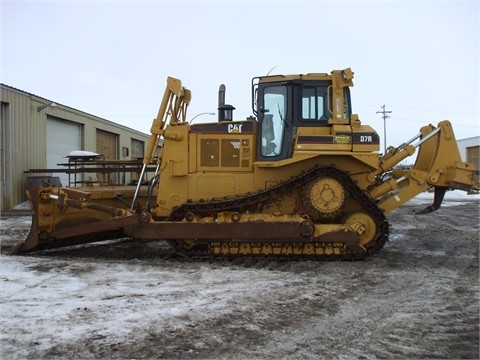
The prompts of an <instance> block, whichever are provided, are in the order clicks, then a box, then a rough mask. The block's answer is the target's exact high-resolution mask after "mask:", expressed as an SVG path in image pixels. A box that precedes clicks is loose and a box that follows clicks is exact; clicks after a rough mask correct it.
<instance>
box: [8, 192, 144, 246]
mask: <svg viewBox="0 0 480 360" xmlns="http://www.w3.org/2000/svg"><path fill="white" fill-rule="evenodd" d="M84 190H86V189H82V190H78V189H71V188H57V187H51V186H49V187H29V188H28V189H27V192H26V193H27V198H28V200H29V201H30V206H31V209H32V223H31V228H30V233H29V234H28V236H27V238H26V240H25V241H24V242H23V243H21V244H19V245H17V246H16V247H15V248H14V249H13V250H12V251H11V253H10V254H12V255H15V254H19V253H25V252H31V251H37V250H42V249H52V248H58V247H65V246H71V245H79V244H85V243H91V242H98V241H104V240H113V239H118V238H122V237H126V236H127V235H125V232H124V230H123V229H124V228H125V227H129V226H133V225H136V224H139V223H141V222H142V221H145V220H144V219H143V217H142V214H140V213H137V212H135V211H133V210H129V209H126V210H125V209H122V208H119V207H118V206H119V205H123V207H125V204H124V202H125V198H124V196H126V197H127V198H131V197H133V190H132V189H127V188H125V189H115V191H113V190H112V189H101V188H99V189H93V190H90V189H88V191H84ZM120 196H121V197H122V200H120V199H119V197H120ZM92 200H95V201H92ZM112 205H115V206H112Z"/></svg>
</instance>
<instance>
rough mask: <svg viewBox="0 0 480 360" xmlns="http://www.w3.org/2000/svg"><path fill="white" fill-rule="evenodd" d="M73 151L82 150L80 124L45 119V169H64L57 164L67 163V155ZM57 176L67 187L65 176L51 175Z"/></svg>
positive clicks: (50, 118) (66, 176) (66, 177)
mask: <svg viewBox="0 0 480 360" xmlns="http://www.w3.org/2000/svg"><path fill="white" fill-rule="evenodd" d="M74 150H82V124H78V123H75V122H71V121H67V120H63V119H58V118H53V117H50V116H49V117H47V168H48V169H56V168H62V169H65V167H62V166H58V165H57V164H64V163H66V162H68V158H67V156H68V154H70V152H71V151H74ZM53 175H54V176H59V177H60V181H61V182H62V185H63V186H68V185H69V181H68V175H67V174H53Z"/></svg>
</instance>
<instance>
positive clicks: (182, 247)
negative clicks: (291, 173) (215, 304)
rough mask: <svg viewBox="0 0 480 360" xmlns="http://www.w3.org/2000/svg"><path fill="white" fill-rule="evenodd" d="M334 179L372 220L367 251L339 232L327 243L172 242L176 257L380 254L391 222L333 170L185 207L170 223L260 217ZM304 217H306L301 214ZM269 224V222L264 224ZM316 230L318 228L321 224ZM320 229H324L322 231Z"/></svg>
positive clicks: (326, 257) (325, 257)
mask: <svg viewBox="0 0 480 360" xmlns="http://www.w3.org/2000/svg"><path fill="white" fill-rule="evenodd" d="M321 176H322V177H330V178H333V179H336V180H337V181H339V182H340V183H341V184H342V186H343V187H344V189H345V190H346V191H347V192H348V195H349V197H350V198H353V199H354V200H355V203H357V204H360V206H361V207H362V211H363V212H365V213H366V214H368V215H369V216H370V217H371V218H372V219H374V222H375V227H376V234H375V237H374V239H373V240H372V241H370V242H369V243H368V244H365V246H363V245H360V246H358V241H357V244H355V246H352V239H351V237H350V239H349V238H348V236H347V235H348V233H346V232H345V231H341V232H340V231H339V232H337V233H335V234H334V235H332V234H330V235H329V236H328V237H325V236H319V237H310V238H306V239H302V238H296V239H292V240H291V241H285V240H282V241H280V240H279V241H275V240H270V241H269V240H263V241H258V240H256V241H252V240H249V239H225V240H222V241H218V240H216V241H209V240H206V239H204V240H202V239H185V240H178V239H170V240H169V242H170V244H171V245H172V246H174V247H175V249H176V250H177V252H179V253H180V254H182V255H184V256H188V257H211V256H220V257H227V258H231V257H238V256H247V257H249V256H250V257H252V256H253V257H256V256H266V257H273V258H280V259H282V258H288V259H292V258H298V259H306V258H308V259H313V258H314V259H321V260H355V259H364V258H367V257H369V256H371V255H373V254H376V253H378V252H379V251H380V250H381V249H382V248H383V246H384V245H385V243H386V241H387V240H388V222H387V219H386V218H385V216H384V214H383V212H382V211H381V210H380V209H379V208H378V207H377V206H376V205H375V203H374V202H373V200H371V199H370V198H369V197H368V196H367V195H366V194H365V193H364V192H362V191H361V190H360V188H358V186H356V185H355V183H354V182H353V181H352V180H351V179H350V177H349V176H348V174H346V173H344V172H342V171H340V170H338V169H336V168H333V167H318V168H315V169H312V170H310V171H307V172H304V173H302V174H301V175H299V176H297V177H293V178H291V179H290V180H288V181H286V182H284V183H281V184H279V185H277V186H275V187H272V188H269V189H266V190H263V191H260V192H257V193H253V194H247V195H244V196H238V197H234V198H224V199H220V200H218V199H214V200H210V201H199V202H187V203H185V204H183V205H182V206H180V207H179V208H177V209H175V210H174V211H173V212H172V214H171V216H170V217H169V219H168V220H169V221H181V220H183V219H185V218H186V217H187V216H189V217H196V218H204V217H216V216H217V214H219V213H223V212H233V213H238V214H245V213H247V212H248V213H250V214H251V213H255V214H261V213H262V210H263V209H265V208H267V207H268V205H269V204H271V203H273V202H274V201H275V199H277V198H280V197H282V196H291V194H293V193H295V192H297V193H298V192H299V191H300V189H302V188H304V187H305V186H307V185H308V184H310V183H312V182H313V181H315V180H316V179H318V178H319V177H321ZM348 212H349V208H348V207H347V209H346V210H345V211H343V212H342V213H340V214H337V215H336V216H335V217H334V218H333V219H329V220H330V221H331V223H333V224H342V221H343V219H344V218H345V216H346V215H347V214H348ZM298 215H299V216H302V217H305V214H298ZM266 221H268V220H266ZM316 224H319V222H317V223H316ZM320 226H321V225H320Z"/></svg>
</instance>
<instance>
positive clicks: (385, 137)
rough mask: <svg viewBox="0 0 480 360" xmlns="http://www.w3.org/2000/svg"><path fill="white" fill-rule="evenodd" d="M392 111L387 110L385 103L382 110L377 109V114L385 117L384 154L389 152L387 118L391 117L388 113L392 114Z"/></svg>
mask: <svg viewBox="0 0 480 360" xmlns="http://www.w3.org/2000/svg"><path fill="white" fill-rule="evenodd" d="M391 113H392V112H391V111H387V110H385V105H383V106H382V111H377V114H382V118H383V154H384V155H385V154H386V153H387V122H386V120H387V119H388V118H389V117H390V116H388V115H387V114H391Z"/></svg>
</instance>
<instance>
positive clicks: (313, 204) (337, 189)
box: [303, 176, 348, 221]
mask: <svg viewBox="0 0 480 360" xmlns="http://www.w3.org/2000/svg"><path fill="white" fill-rule="evenodd" d="M303 199H304V203H305V206H306V208H307V213H308V214H309V215H310V216H311V217H312V218H313V219H314V220H316V221H322V220H331V219H333V218H335V217H337V216H338V215H340V214H341V213H342V211H343V210H344V209H345V205H346V203H347V200H348V192H347V191H346V190H345V188H344V186H343V185H342V183H341V182H340V181H339V180H337V179H335V178H333V177H330V176H322V177H320V178H318V179H316V180H315V181H312V182H311V183H310V184H308V185H307V186H306V187H305V188H304V190H303Z"/></svg>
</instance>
